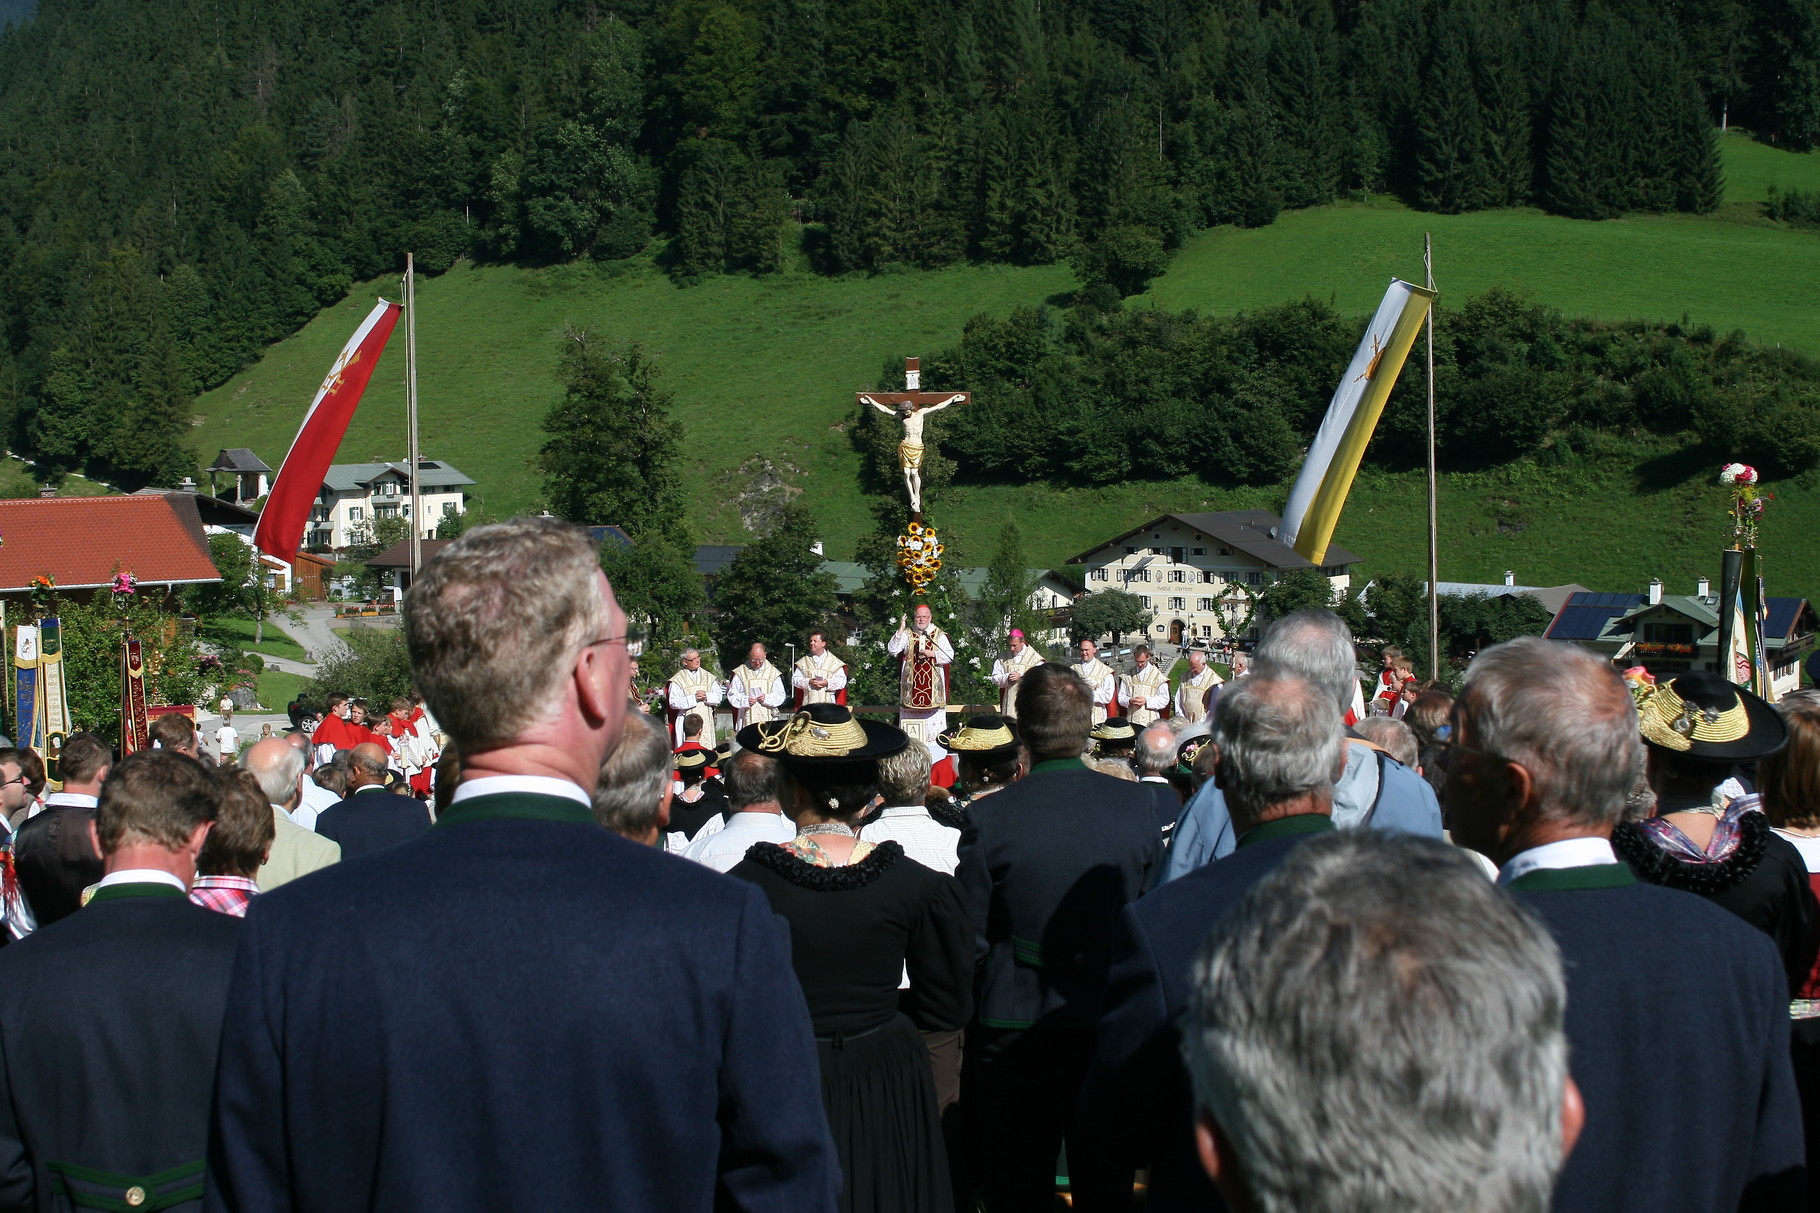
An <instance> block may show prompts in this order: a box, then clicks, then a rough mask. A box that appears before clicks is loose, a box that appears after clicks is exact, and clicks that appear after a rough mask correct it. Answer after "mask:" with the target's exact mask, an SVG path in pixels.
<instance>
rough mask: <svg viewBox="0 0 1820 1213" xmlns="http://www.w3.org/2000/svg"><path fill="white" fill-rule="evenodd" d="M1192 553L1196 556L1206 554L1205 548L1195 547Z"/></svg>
mask: <svg viewBox="0 0 1820 1213" xmlns="http://www.w3.org/2000/svg"><path fill="white" fill-rule="evenodd" d="M1193 554H1194V555H1196V556H1205V555H1206V554H1207V549H1206V548H1195V549H1194V552H1193Z"/></svg>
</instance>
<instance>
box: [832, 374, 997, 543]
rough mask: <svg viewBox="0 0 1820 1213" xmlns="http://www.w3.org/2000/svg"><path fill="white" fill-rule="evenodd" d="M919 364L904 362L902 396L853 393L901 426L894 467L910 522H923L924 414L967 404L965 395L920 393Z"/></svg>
mask: <svg viewBox="0 0 1820 1213" xmlns="http://www.w3.org/2000/svg"><path fill="white" fill-rule="evenodd" d="M922 385H923V373H922V370H921V360H920V359H917V358H906V359H904V386H905V387H906V388H908V389H909V390H908V391H904V392H856V393H854V394H855V395H856V396H857V397H858V398H859V402H860V403H861V404H869V405H871V406H872V407H873V408H875V409H877V410H878V411H879V412H881V413H884V414H886V415H887V416H891V417H896V418H897V419H898V420H899V421H902V422H903V423H904V440H903V441H902V442H900V443H898V444H897V463H898V466H899V467H901V468H902V469H903V471H904V487H905V488H907V489H909V490H910V520H911V521H912V522H921V521H922V520H923V414H924V413H933V412H935V411H936V410H937V409H945V408H947V407H948V406H949V405H951V404H966V403H967V401H968V400H969V399H970V396H969V394H968V393H966V392H925V391H921V390H920V389H921V388H922Z"/></svg>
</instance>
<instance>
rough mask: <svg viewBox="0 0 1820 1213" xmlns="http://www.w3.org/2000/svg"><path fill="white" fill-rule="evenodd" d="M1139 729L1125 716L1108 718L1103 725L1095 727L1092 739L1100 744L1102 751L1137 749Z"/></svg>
mask: <svg viewBox="0 0 1820 1213" xmlns="http://www.w3.org/2000/svg"><path fill="white" fill-rule="evenodd" d="M1137 735H1138V731H1137V729H1136V728H1135V727H1134V726H1133V725H1132V723H1131V722H1130V721H1129V720H1127V719H1125V718H1124V717H1123V716H1108V717H1106V719H1105V721H1104V722H1103V723H1101V724H1096V725H1094V726H1093V733H1092V737H1093V739H1094V740H1095V741H1097V742H1099V743H1100V749H1102V750H1130V749H1135V748H1137Z"/></svg>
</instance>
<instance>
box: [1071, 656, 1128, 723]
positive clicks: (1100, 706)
mask: <svg viewBox="0 0 1820 1213" xmlns="http://www.w3.org/2000/svg"><path fill="white" fill-rule="evenodd" d="M1072 668H1073V670H1074V672H1075V673H1076V674H1079V675H1080V676H1081V677H1082V678H1084V679H1086V680H1087V687H1088V689H1089V690H1091V691H1092V692H1093V723H1094V724H1104V723H1106V717H1107V716H1108V715H1109V713H1108V711H1107V709H1108V708H1110V707H1111V706H1112V699H1113V696H1115V695H1116V694H1118V686H1119V678H1118V675H1117V674H1115V673H1113V672H1112V667H1111V666H1109V665H1107V664H1106V663H1105V662H1103V661H1101V660H1100V646H1099V644H1098V642H1097V641H1092V640H1083V641H1081V659H1080V660H1079V661H1077V662H1076V663H1075V664H1074V666H1073V667H1072Z"/></svg>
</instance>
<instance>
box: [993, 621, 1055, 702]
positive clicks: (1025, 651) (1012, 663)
mask: <svg viewBox="0 0 1820 1213" xmlns="http://www.w3.org/2000/svg"><path fill="white" fill-rule="evenodd" d="M1042 664H1043V658H1042V656H1041V655H1040V654H1038V653H1037V651H1036V650H1035V649H1034V648H1032V647H1031V646H1030V645H1027V644H1025V643H1024V632H1023V629H1021V628H1012V629H1011V651H1010V652H1009V653H1007V654H1005V655H1004V656H1003V657H1000V658H999V659H998V660H997V661H995V662H993V663H992V685H994V686H996V687H997V688H998V689H999V692H998V712H999V715H1000V716H1003V717H1004V718H1005V719H1007V720H1016V719H1017V691H1018V684H1019V683H1020V682H1022V681H1023V678H1024V675H1025V674H1028V673H1029V672H1030V671H1031V670H1034V669H1035V668H1036V667H1037V666H1039V665H1042Z"/></svg>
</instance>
